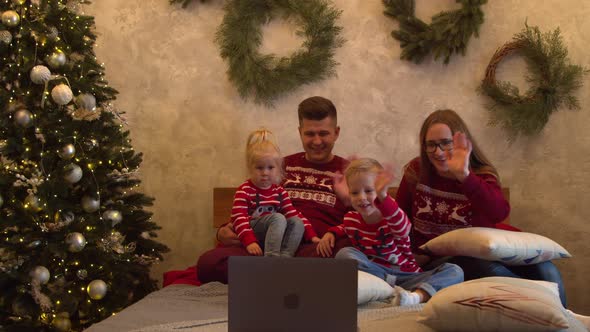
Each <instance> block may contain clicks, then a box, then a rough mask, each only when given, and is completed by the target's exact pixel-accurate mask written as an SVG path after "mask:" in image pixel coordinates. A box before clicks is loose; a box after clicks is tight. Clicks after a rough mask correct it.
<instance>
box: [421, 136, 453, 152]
mask: <svg viewBox="0 0 590 332" xmlns="http://www.w3.org/2000/svg"><path fill="white" fill-rule="evenodd" d="M425 147H426V152H428V153H434V151H436V148H437V147H438V148H439V149H440V150H441V151H449V150H452V149H453V140H452V139H445V140H442V141H438V142H435V141H427V142H426V144H425Z"/></svg>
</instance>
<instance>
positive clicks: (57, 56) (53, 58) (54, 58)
mask: <svg viewBox="0 0 590 332" xmlns="http://www.w3.org/2000/svg"><path fill="white" fill-rule="evenodd" d="M47 64H48V65H49V67H51V68H53V69H57V68H59V67H61V66H63V65H65V64H66V55H65V53H64V52H62V51H60V50H57V51H55V52H53V53H51V54H49V55H48V56H47Z"/></svg>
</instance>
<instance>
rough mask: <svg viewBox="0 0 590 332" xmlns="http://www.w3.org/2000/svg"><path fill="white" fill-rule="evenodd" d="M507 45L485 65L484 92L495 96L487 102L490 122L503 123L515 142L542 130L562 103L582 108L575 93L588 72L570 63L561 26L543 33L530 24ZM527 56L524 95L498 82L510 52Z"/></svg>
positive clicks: (574, 107) (510, 85)
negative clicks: (562, 37)
mask: <svg viewBox="0 0 590 332" xmlns="http://www.w3.org/2000/svg"><path fill="white" fill-rule="evenodd" d="M525 26H526V27H525V29H524V30H523V31H522V32H520V33H519V34H517V35H515V36H514V37H513V40H512V41H511V42H508V43H506V44H504V46H502V47H501V48H499V49H498V50H497V51H496V53H494V55H493V56H492V59H491V60H490V63H489V64H488V67H487V68H486V73H485V78H484V80H483V82H482V85H481V91H482V92H483V93H484V94H486V95H487V96H489V97H490V98H492V99H493V103H491V104H490V105H488V109H489V110H490V112H491V119H490V124H491V125H501V126H502V127H504V128H505V129H506V130H507V131H508V133H509V137H508V138H509V140H510V141H512V140H514V139H515V138H517V137H518V136H519V135H527V136H530V135H533V134H537V133H539V132H540V131H541V130H542V129H543V127H544V126H545V124H546V123H547V121H548V120H549V116H550V115H551V113H553V112H555V111H557V110H558V108H559V107H560V106H562V105H565V106H566V107H567V108H569V109H579V108H580V104H579V102H578V99H577V98H576V96H575V95H574V92H575V91H576V90H577V89H578V88H580V87H581V86H582V79H583V76H584V74H585V73H587V72H588V71H587V70H585V69H584V68H582V67H581V66H578V65H572V64H570V63H569V60H568V57H567V53H568V52H567V49H566V47H565V46H564V45H563V42H562V39H561V36H560V32H559V28H558V29H556V30H555V31H553V32H547V33H545V34H542V33H541V32H540V31H539V28H538V27H529V26H528V25H525ZM514 53H518V54H520V55H522V56H524V59H525V61H526V63H527V69H528V71H529V75H528V76H527V77H526V80H527V82H528V83H529V84H530V88H529V89H528V91H527V92H526V93H525V94H524V95H521V94H520V93H519V91H518V88H517V87H515V86H514V85H512V84H510V83H508V82H497V81H496V68H497V67H498V64H499V63H500V62H501V61H502V60H503V59H505V58H506V57H508V56H509V55H511V54H514Z"/></svg>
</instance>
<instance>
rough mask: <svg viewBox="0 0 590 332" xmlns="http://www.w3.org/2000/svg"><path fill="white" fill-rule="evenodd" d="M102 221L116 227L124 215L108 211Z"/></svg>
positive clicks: (103, 215) (115, 211)
mask: <svg viewBox="0 0 590 332" xmlns="http://www.w3.org/2000/svg"><path fill="white" fill-rule="evenodd" d="M102 219H104V220H106V221H110V222H111V226H112V227H114V226H115V225H116V224H118V223H120V222H121V221H122V220H123V215H122V214H121V212H119V211H117V210H106V211H105V212H104V213H103V214H102Z"/></svg>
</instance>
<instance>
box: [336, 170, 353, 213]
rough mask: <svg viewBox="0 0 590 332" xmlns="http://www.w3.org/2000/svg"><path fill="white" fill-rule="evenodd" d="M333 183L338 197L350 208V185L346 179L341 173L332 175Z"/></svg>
mask: <svg viewBox="0 0 590 332" xmlns="http://www.w3.org/2000/svg"><path fill="white" fill-rule="evenodd" d="M332 183H333V184H334V185H333V188H334V193H335V194H336V197H338V199H339V200H340V201H341V202H342V204H344V206H350V194H349V193H348V184H347V183H346V178H345V177H344V175H343V174H342V173H340V172H336V173H334V174H332Z"/></svg>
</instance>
